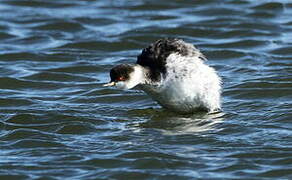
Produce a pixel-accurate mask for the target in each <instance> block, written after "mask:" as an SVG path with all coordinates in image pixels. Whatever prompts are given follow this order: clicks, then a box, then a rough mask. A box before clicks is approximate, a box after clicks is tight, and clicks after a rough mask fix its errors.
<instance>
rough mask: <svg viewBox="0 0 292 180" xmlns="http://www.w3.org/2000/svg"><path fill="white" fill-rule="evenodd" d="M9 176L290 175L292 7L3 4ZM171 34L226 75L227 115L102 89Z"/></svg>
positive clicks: (207, 1)
mask: <svg viewBox="0 0 292 180" xmlns="http://www.w3.org/2000/svg"><path fill="white" fill-rule="evenodd" d="M0 12H1V15H0V64H1V65H0V95H1V96H0V128H1V131H0V132H1V133H0V147H1V151H0V179H18V180H19V179H64V178H65V179H197V178H199V179H216V178H217V179H228V178H230V179H237V178H242V179H291V178H292V141H291V139H292V138H291V135H292V132H291V129H292V127H291V119H292V113H291V112H292V111H291V109H292V103H291V98H292V94H291V92H292V83H291V82H292V61H291V59H292V43H291V42H292V38H291V37H292V19H291V17H292V2H291V1H289V0H286V1H285V0H283V1H280V0H278V1H276V0H274V1H272V0H270V1H266V0H262V1H251V0H226V1H224V2H223V1H220V0H204V1H196V3H195V2H193V1H166V0H163V1H152V0H149V1H145V0H137V1H123V0H121V1H85V0H74V1H66V0H59V1H50V0H33V1H31V0H1V1H0ZM162 37H178V38H183V39H184V40H185V41H187V42H190V43H193V44H195V45H196V46H197V47H198V48H199V49H201V50H202V52H203V53H204V54H205V55H206V56H207V58H208V59H209V62H208V63H209V64H210V65H211V66H213V67H215V68H216V69H217V70H218V72H219V74H220V75H221V76H222V78H223V80H224V91H223V108H224V111H223V112H222V113H218V114H212V115H208V114H205V113H197V114H194V115H177V114H173V113H171V112H167V111H165V110H163V109H162V108H161V107H160V106H158V105H157V104H156V103H155V102H153V101H152V100H151V99H150V98H149V97H148V96H147V95H145V94H144V93H143V92H139V91H120V90H117V89H112V88H105V87H102V84H103V83H105V82H107V81H108V80H109V77H108V71H109V69H110V68H111V67H112V66H114V65H115V64H118V63H134V62H135V60H136V56H137V55H138V54H139V53H140V52H141V49H142V48H144V47H146V46H147V45H148V44H149V43H151V42H153V41H155V40H157V39H159V38H162Z"/></svg>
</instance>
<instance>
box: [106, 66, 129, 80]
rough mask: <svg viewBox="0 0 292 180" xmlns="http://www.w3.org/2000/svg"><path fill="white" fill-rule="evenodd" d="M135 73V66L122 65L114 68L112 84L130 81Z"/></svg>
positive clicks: (111, 73) (112, 70) (111, 75)
mask: <svg viewBox="0 0 292 180" xmlns="http://www.w3.org/2000/svg"><path fill="white" fill-rule="evenodd" d="M133 71H134V68H133V66H131V65H128V64H120V65H117V66H115V67H113V68H112V69H111V71H110V77H111V82H117V81H120V80H121V79H123V80H124V81H126V80H129V78H130V73H131V72H133Z"/></svg>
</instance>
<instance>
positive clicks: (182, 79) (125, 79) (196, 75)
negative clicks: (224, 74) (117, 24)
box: [104, 38, 221, 113]
mask: <svg viewBox="0 0 292 180" xmlns="http://www.w3.org/2000/svg"><path fill="white" fill-rule="evenodd" d="M205 61H206V58H205V57H204V55H203V54H202V53H201V52H200V51H199V50H198V49H197V48H195V47H194V46H193V45H192V44H189V43H186V42H184V41H183V40H181V39H171V38H165V39H160V40H158V41H156V42H154V43H153V44H151V45H150V46H148V47H146V48H145V49H143V51H142V53H141V54H140V55H139V56H138V57H137V62H136V64H121V65H117V66H115V67H113V68H112V69H111V71H110V78H111V80H110V82H109V83H107V84H105V85H104V86H116V87H117V88H120V89H132V88H137V89H141V90H143V91H144V92H146V93H147V94H148V95H149V96H151V97H152V99H153V100H155V101H157V102H158V104H160V105H161V106H163V107H164V108H166V109H169V110H171V111H175V112H178V113H193V112H195V111H198V110H205V111H208V112H216V111H219V110H220V109H221V105H220V96H221V78H220V77H219V76H218V75H217V73H216V71H215V70H214V69H213V68H212V67H209V66H208V65H206V64H205Z"/></svg>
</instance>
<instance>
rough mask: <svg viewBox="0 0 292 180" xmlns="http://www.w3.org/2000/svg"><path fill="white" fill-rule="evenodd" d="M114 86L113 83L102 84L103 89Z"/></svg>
mask: <svg viewBox="0 0 292 180" xmlns="http://www.w3.org/2000/svg"><path fill="white" fill-rule="evenodd" d="M115 85H116V83H115V82H109V83H106V84H104V85H103V86H104V87H109V86H115Z"/></svg>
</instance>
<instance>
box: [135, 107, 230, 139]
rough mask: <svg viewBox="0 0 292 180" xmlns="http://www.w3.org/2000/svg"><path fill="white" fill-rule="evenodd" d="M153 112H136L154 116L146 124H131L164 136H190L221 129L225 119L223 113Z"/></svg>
mask: <svg viewBox="0 0 292 180" xmlns="http://www.w3.org/2000/svg"><path fill="white" fill-rule="evenodd" d="M153 111H156V110H154V109H148V110H135V113H138V114H140V115H142V114H143V115H144V117H145V116H148V117H149V115H150V114H152V116H151V117H150V119H148V120H146V121H145V122H142V123H135V124H131V126H132V127H135V128H152V129H159V130H161V131H162V132H163V133H164V134H169V135H172V134H189V133H200V132H206V131H210V130H216V129H218V128H219V124H220V122H222V121H223V119H224V113H223V112H216V113H205V112H198V113H196V114H192V115H177V114H174V113H171V112H169V111H166V110H163V111H157V112H155V113H153ZM132 113H133V112H132ZM145 118H146V117H145ZM136 130H137V129H136Z"/></svg>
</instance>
